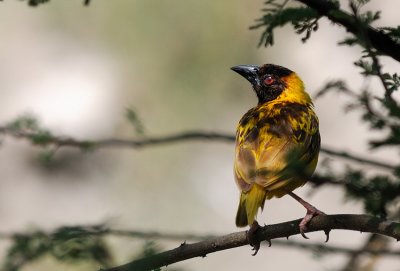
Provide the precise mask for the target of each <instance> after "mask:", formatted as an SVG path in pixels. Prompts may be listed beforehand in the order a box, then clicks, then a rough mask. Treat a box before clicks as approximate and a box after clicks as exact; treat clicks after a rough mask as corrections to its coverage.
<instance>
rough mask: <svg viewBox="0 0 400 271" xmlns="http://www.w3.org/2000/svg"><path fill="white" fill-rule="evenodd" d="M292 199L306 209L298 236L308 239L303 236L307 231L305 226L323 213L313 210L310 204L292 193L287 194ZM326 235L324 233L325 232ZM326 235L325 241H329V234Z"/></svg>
mask: <svg viewBox="0 0 400 271" xmlns="http://www.w3.org/2000/svg"><path fill="white" fill-rule="evenodd" d="M288 194H289V195H290V196H291V197H292V198H294V199H295V200H297V201H298V202H299V203H300V204H301V205H303V206H304V208H306V209H307V213H306V216H305V217H304V218H303V220H301V222H300V224H299V227H300V234H301V236H303V237H304V238H306V239H308V237H307V236H306V235H305V234H304V232H305V231H306V230H307V225H308V223H310V221H311V219H312V218H313V217H314V216H317V215H325V213H324V212H321V211H320V210H318V209H317V208H315V207H314V206H312V205H311V204H310V203H308V202H307V201H305V200H303V199H302V198H300V197H299V196H297V195H296V194H295V193H293V192H289V193H288ZM325 233H326V232H325ZM326 234H327V240H328V239H329V233H326Z"/></svg>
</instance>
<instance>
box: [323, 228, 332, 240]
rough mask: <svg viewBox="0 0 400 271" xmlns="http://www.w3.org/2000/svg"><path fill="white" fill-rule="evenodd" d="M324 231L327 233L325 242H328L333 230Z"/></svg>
mask: <svg viewBox="0 0 400 271" xmlns="http://www.w3.org/2000/svg"><path fill="white" fill-rule="evenodd" d="M324 232H325V235H326V239H325V243H328V241H329V234H330V232H331V230H324Z"/></svg>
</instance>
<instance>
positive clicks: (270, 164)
mask: <svg viewBox="0 0 400 271" xmlns="http://www.w3.org/2000/svg"><path fill="white" fill-rule="evenodd" d="M231 69H232V70H233V71H235V72H237V73H239V74H240V75H242V76H243V77H244V78H246V79H247V80H248V81H249V82H250V83H251V85H252V87H253V89H254V91H255V93H256V95H257V97H258V104H257V106H255V107H254V108H252V109H250V110H249V111H248V112H247V113H246V114H244V116H243V117H242V118H241V120H240V121H239V124H238V127H237V132H236V150H235V164H234V173H235V180H236V183H237V185H238V187H239V189H240V191H241V195H240V202H239V208H238V211H237V215H236V225H237V226H238V227H245V226H247V225H250V226H251V227H250V230H249V232H248V239H249V241H250V244H251V245H252V246H253V249H254V250H255V253H254V255H255V254H256V253H257V251H258V249H259V243H258V244H257V243H252V241H251V240H250V239H251V236H250V235H251V234H254V232H255V231H256V230H257V229H258V228H259V225H258V223H257V221H256V215H257V212H258V209H259V208H261V209H263V208H264V203H265V200H266V199H271V198H273V197H277V198H280V197H282V196H284V195H290V196H292V197H293V198H294V199H296V200H297V201H298V202H300V203H301V204H302V205H303V206H304V207H305V208H306V209H307V214H306V216H305V217H304V218H303V220H302V221H301V223H300V225H299V227H300V233H301V234H302V235H303V236H304V237H305V238H307V237H306V236H305V235H304V232H305V231H306V229H307V224H308V223H309V221H310V220H311V219H312V218H313V217H314V216H315V215H319V214H324V213H323V212H321V211H319V210H318V209H316V208H315V207H314V206H312V205H311V204H309V203H307V202H306V201H304V200H303V199H301V198H300V197H299V196H297V195H296V194H294V193H293V192H292V191H293V190H294V189H296V188H298V187H300V186H302V185H304V184H305V183H306V182H307V181H308V179H309V178H310V177H311V175H312V174H313V173H314V170H315V168H316V166H317V162H318V154H319V149H320V142H321V139H320V135H319V130H318V118H317V116H316V114H315V112H314V110H313V103H312V101H311V98H310V96H309V95H308V94H307V92H306V91H305V90H304V84H303V82H302V80H301V79H300V78H299V76H298V75H297V74H296V73H294V72H293V71H291V70H289V69H287V68H284V67H281V66H277V65H273V64H265V65H263V66H260V67H258V66H254V65H239V66H235V67H232V68H231Z"/></svg>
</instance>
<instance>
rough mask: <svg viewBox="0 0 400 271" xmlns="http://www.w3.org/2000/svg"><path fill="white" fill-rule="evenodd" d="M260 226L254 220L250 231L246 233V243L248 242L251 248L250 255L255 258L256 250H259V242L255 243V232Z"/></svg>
mask: <svg viewBox="0 0 400 271" xmlns="http://www.w3.org/2000/svg"><path fill="white" fill-rule="evenodd" d="M260 228H261V227H260V225H259V224H258V222H257V221H255V220H254V222H253V224H251V226H250V229H249V230H248V231H247V241H249V244H250V246H252V247H253V248H252V250H254V253H253V254H251V255H252V256H256V255H257V253H258V250H259V249H260V241H257V239H256V238H255V237H256V232H257V231H258V230H259V229H260Z"/></svg>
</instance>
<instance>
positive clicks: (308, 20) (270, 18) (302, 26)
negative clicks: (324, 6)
mask: <svg viewBox="0 0 400 271" xmlns="http://www.w3.org/2000/svg"><path fill="white" fill-rule="evenodd" d="M287 2H288V1H284V2H283V3H282V4H280V3H278V2H277V1H275V0H269V1H266V2H265V6H266V7H265V8H264V9H263V12H265V14H264V15H263V16H262V17H261V18H260V19H257V20H256V21H257V22H258V23H257V24H256V25H253V26H251V27H250V29H258V28H260V27H265V30H264V31H263V33H262V35H261V39H260V44H259V45H261V44H264V46H269V45H273V44H274V30H275V29H276V28H277V27H282V26H284V25H286V24H287V23H291V24H292V25H293V26H294V28H295V30H296V32H297V33H298V34H302V33H306V35H305V37H303V38H302V40H303V42H304V41H306V40H307V39H308V38H309V37H310V35H311V32H313V31H316V30H317V29H318V19H319V17H320V16H319V15H318V13H317V12H316V11H315V10H313V9H311V8H309V7H303V6H301V7H290V8H285V6H286V4H287Z"/></svg>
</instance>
